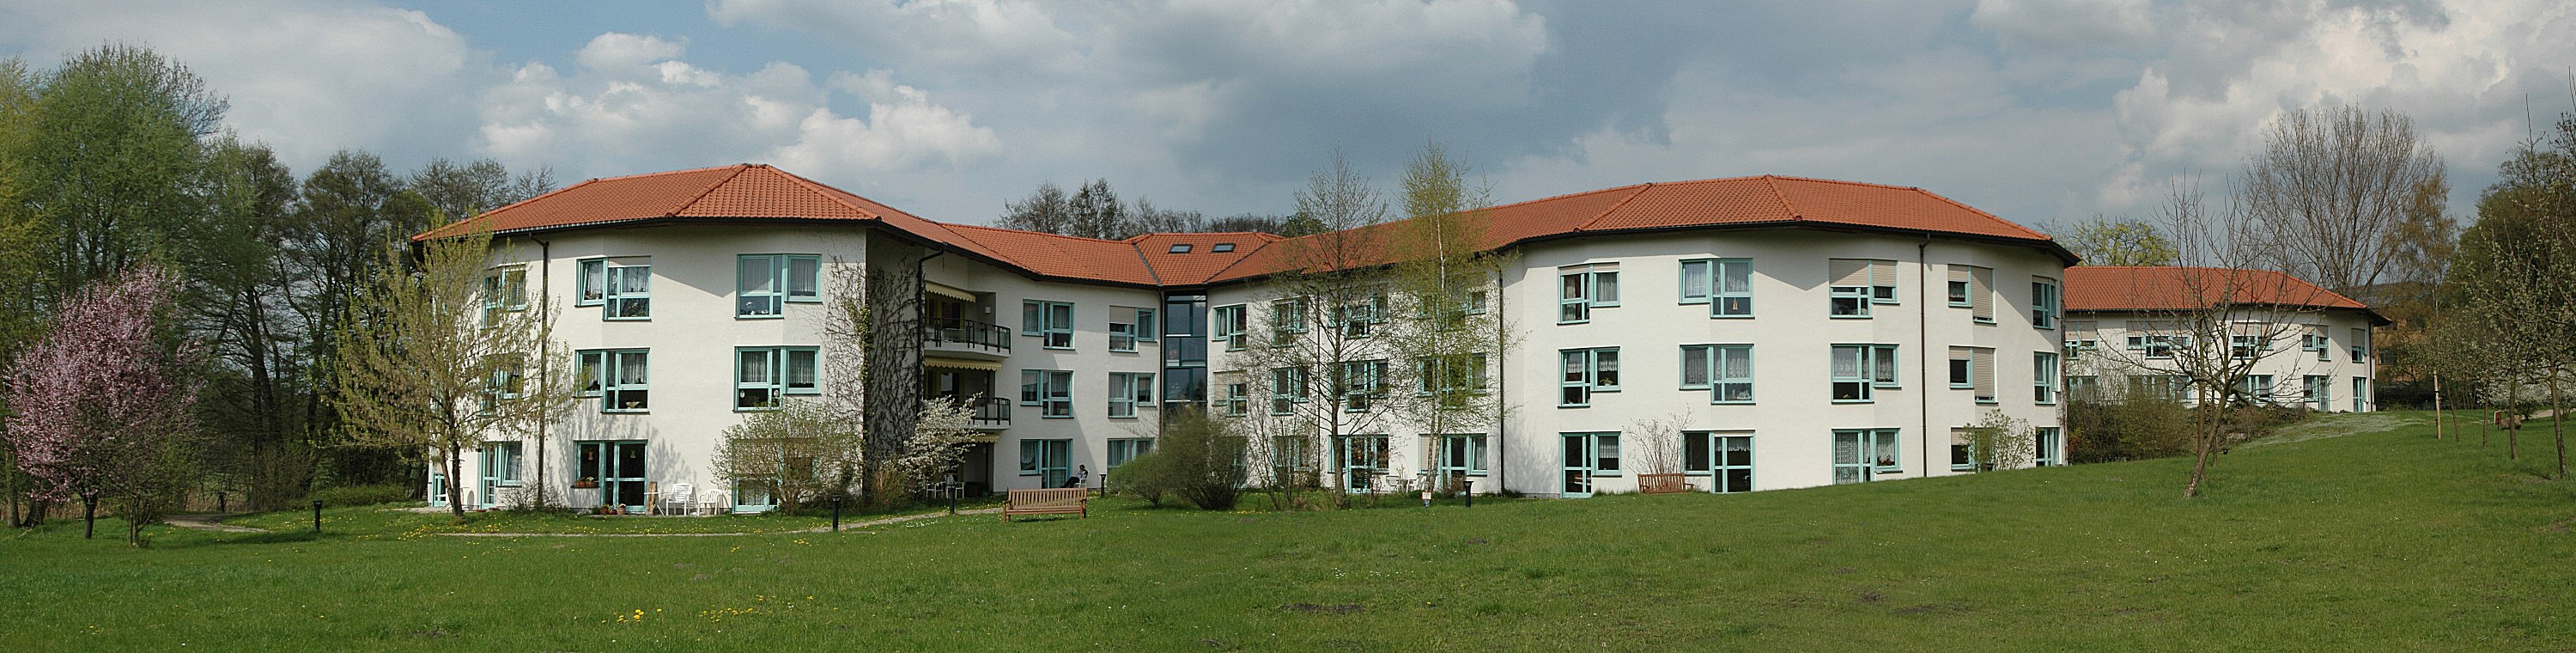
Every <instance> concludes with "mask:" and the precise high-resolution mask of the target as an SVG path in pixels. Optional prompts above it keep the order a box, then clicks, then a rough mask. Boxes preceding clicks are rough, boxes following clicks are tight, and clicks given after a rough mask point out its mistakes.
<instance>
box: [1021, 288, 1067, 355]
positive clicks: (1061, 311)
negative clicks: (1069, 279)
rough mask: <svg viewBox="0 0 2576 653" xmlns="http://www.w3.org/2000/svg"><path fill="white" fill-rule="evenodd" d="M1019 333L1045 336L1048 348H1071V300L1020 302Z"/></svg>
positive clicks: (1037, 336) (1035, 336) (1030, 335)
mask: <svg viewBox="0 0 2576 653" xmlns="http://www.w3.org/2000/svg"><path fill="white" fill-rule="evenodd" d="M1020 334H1021V335H1026V336H1029V337H1033V338H1045V339H1046V342H1045V346H1046V348H1048V349H1072V348H1073V302H1051V301H1046V300H1043V299H1030V300H1024V301H1021V302H1020Z"/></svg>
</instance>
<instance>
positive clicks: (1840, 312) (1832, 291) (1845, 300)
mask: <svg viewBox="0 0 2576 653" xmlns="http://www.w3.org/2000/svg"><path fill="white" fill-rule="evenodd" d="M1826 288H1827V293H1826V294H1827V303H1828V305H1827V308H1828V309H1830V310H1829V313H1828V315H1827V317H1831V318H1833V319H1837V320H1866V319H1869V307H1870V305H1871V304H1872V303H1874V302H1873V301H1872V300H1871V299H1870V290H1869V286H1827V287H1826Z"/></svg>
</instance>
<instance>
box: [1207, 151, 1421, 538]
mask: <svg viewBox="0 0 2576 653" xmlns="http://www.w3.org/2000/svg"><path fill="white" fill-rule="evenodd" d="M1296 201H1297V208H1298V211H1299V212H1300V213H1302V214H1305V215H1308V216H1312V217H1314V218H1315V219H1317V220H1319V221H1322V222H1323V223H1324V231H1322V232H1321V233H1318V234H1316V235H1313V236H1308V237H1304V238H1299V239H1295V240H1290V241H1285V242H1281V243H1279V244H1277V245H1273V246H1271V247H1270V248H1269V249H1271V250H1274V251H1277V252H1279V254H1278V256H1281V257H1283V258H1282V259H1279V260H1277V261H1275V263H1276V267H1278V268H1281V269H1282V271H1281V272H1279V273H1277V274H1274V275H1272V276H1271V277H1270V278H1268V279H1266V280H1264V281H1262V282H1261V283H1262V285H1261V288H1262V290H1263V293H1264V295H1265V296H1266V297H1267V299H1268V301H1266V302H1263V304H1265V305H1264V306H1263V312H1262V315H1263V318H1264V319H1263V320H1261V321H1259V322H1256V323H1255V325H1256V326H1255V328H1252V329H1247V332H1246V333H1244V334H1243V335H1240V336H1237V337H1239V338H1242V339H1243V341H1244V345H1245V346H1243V347H1241V348H1240V349H1239V350H1238V351H1235V352H1233V354H1232V355H1231V358H1232V360H1233V361H1234V363H1235V364H1234V368H1235V369H1237V370H1241V371H1242V373H1243V374H1244V376H1245V382H1246V384H1247V385H1248V386H1250V387H1251V388H1252V389H1253V398H1254V399H1255V400H1256V401H1258V402H1259V403H1260V404H1262V405H1261V406H1259V409H1258V410H1255V411H1253V412H1255V413H1257V414H1258V416H1257V417H1255V418H1253V419H1246V420H1243V424H1242V425H1241V426H1242V427H1243V428H1244V430H1245V431H1246V432H1247V433H1248V434H1250V435H1252V436H1253V437H1252V438H1251V444H1252V445H1253V446H1254V453H1253V455H1255V456H1258V457H1259V459H1261V460H1264V461H1265V462H1266V463H1267V467H1269V471H1270V474H1269V475H1268V476H1269V479H1267V480H1268V482H1269V484H1270V485H1271V486H1272V487H1273V501H1274V504H1275V505H1276V507H1279V508H1283V509H1284V508H1286V507H1288V503H1289V502H1288V494H1287V492H1288V489H1289V488H1288V486H1290V485H1291V482H1290V481H1291V479H1293V478H1294V477H1295V476H1296V473H1297V471H1298V470H1301V469H1306V468H1309V467H1314V466H1319V465H1315V464H1314V463H1315V462H1316V461H1317V460H1319V459H1320V458H1321V457H1322V456H1323V454H1324V453H1325V448H1326V447H1341V448H1343V451H1344V452H1345V454H1346V455H1347V456H1351V457H1358V456H1369V457H1372V458H1382V457H1383V456H1385V453H1386V452H1385V451H1384V450H1383V449H1381V448H1376V447H1375V445H1374V441H1373V440H1369V441H1353V440H1350V438H1351V436H1357V435H1379V434H1383V433H1385V427H1386V426H1387V425H1388V424H1389V422H1390V417H1391V415H1392V412H1393V411H1390V410H1388V407H1387V406H1386V402H1385V401H1384V399H1385V398H1386V392H1385V390H1386V387H1387V385H1388V382H1389V381H1391V380H1393V379H1390V378H1389V376H1390V375H1391V374H1393V373H1395V372H1398V371H1401V370H1399V369H1391V368H1390V366H1389V365H1388V364H1387V357H1388V355H1389V351H1388V345H1387V344H1386V340H1387V339H1386V338H1384V337H1381V336H1380V335H1379V334H1380V332H1381V331H1382V330H1383V329H1382V328H1381V327H1382V325H1383V324H1384V322H1385V316H1386V302H1387V288H1386V282H1387V279H1386V276H1385V274H1384V272H1383V271H1382V270H1381V269H1380V268H1381V266H1382V265H1383V264H1384V263H1385V262H1386V259H1385V254H1386V249H1385V247H1384V245H1385V243H1383V242H1382V241H1379V240H1377V239H1373V238H1372V236H1379V235H1383V234H1382V232H1381V229H1380V226H1381V225H1382V224H1383V223H1384V222H1385V221H1386V216H1387V207H1386V203H1385V201H1384V200H1382V199H1380V196H1379V194H1378V191H1377V189H1376V187H1375V186H1374V185H1372V184H1371V183H1369V181H1368V179H1367V178H1365V177H1362V176H1360V174H1359V173H1358V172H1357V171H1354V170H1352V169H1351V166H1350V162H1349V161H1347V160H1344V159H1342V158H1341V157H1340V156H1339V155H1338V154H1336V155H1335V156H1334V158H1333V161H1332V164H1331V167H1329V168H1327V169H1326V170H1324V171H1321V172H1318V173H1316V174H1315V175H1314V176H1313V177H1311V178H1309V179H1308V180H1307V184H1306V188H1304V189H1301V190H1299V191H1298V192H1297V196H1296ZM1229 348H1230V349H1231V348H1232V347H1229ZM1319 439H1320V441H1319ZM1349 467H1370V468H1377V465H1375V464H1370V465H1349ZM1378 471H1380V472H1383V471H1387V470H1384V469H1379V470H1378ZM1325 473H1326V474H1328V475H1330V476H1331V477H1332V478H1334V479H1336V481H1335V482H1334V483H1333V485H1335V486H1341V487H1345V488H1349V487H1361V486H1354V485H1351V484H1352V483H1361V482H1365V481H1366V480H1367V479H1347V478H1341V470H1328V471H1326V472H1325Z"/></svg>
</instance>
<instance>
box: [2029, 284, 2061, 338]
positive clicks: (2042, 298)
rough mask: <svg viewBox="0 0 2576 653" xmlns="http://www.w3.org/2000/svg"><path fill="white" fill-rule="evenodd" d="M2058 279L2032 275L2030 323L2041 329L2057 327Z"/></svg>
mask: <svg viewBox="0 0 2576 653" xmlns="http://www.w3.org/2000/svg"><path fill="white" fill-rule="evenodd" d="M2057 302H2058V294H2057V280H2056V279H2050V278H2047V277H2031V280H2030V325H2031V326H2032V327H2035V328H2041V329H2054V328H2057V311H2058V305H2057Z"/></svg>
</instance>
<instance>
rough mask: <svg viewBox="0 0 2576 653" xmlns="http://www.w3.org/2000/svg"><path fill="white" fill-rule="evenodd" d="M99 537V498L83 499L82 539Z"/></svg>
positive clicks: (87, 497) (86, 497)
mask: <svg viewBox="0 0 2576 653" xmlns="http://www.w3.org/2000/svg"><path fill="white" fill-rule="evenodd" d="M97 537H98V497H97V496H84V497H81V539H84V540H87V539H95V538H97Z"/></svg>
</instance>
